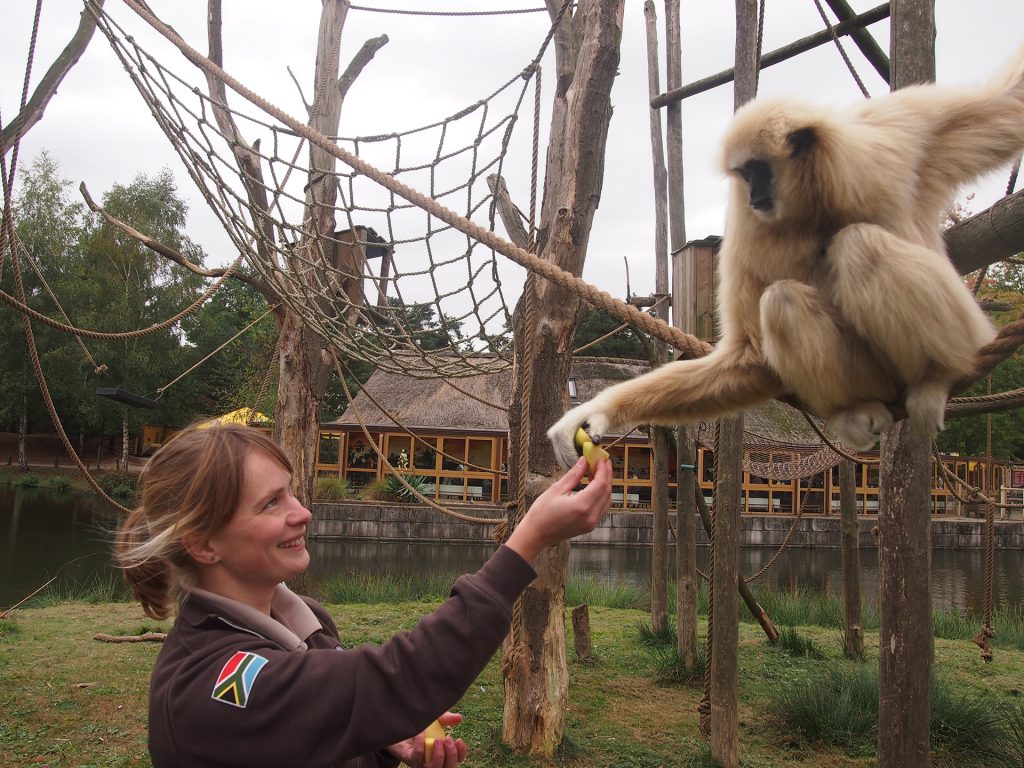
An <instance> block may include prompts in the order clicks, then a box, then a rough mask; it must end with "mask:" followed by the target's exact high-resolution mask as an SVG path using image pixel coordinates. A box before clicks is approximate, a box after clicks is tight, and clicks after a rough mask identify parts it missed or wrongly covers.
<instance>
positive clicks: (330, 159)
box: [207, 0, 366, 506]
mask: <svg viewBox="0 0 1024 768" xmlns="http://www.w3.org/2000/svg"><path fill="white" fill-rule="evenodd" d="M348 6H349V4H348V2H347V0H325V2H324V3H323V8H322V11H321V15H320V30H319V36H318V39H317V52H316V68H315V73H314V84H313V87H314V95H313V104H312V106H311V107H310V114H309V120H310V125H311V126H312V127H313V128H315V129H316V130H318V131H320V132H321V133H323V134H326V135H328V136H334V135H337V133H338V125H339V122H340V119H341V103H342V95H341V91H340V90H339V88H338V80H339V78H338V73H339V56H340V53H339V49H340V46H341V33H342V30H343V28H344V25H345V18H346V15H347V13H348ZM207 31H208V36H209V45H210V59H211V60H213V61H214V62H216V63H217V64H220V63H221V62H222V59H223V55H222V51H223V49H222V43H221V3H220V0H210V2H209V12H208V19H207ZM365 63H366V61H365V60H362V61H360V63H359V65H358V68H361V67H362V66H363V65H365ZM352 66H353V68H355V67H356V65H355V64H353V65H352ZM357 74H358V71H356V72H347V73H346V77H352V78H354V77H355V76H356V75H357ZM207 83H208V88H209V91H210V94H211V96H213V98H214V103H215V104H222V103H225V102H226V99H227V94H226V92H225V87H224V84H223V83H222V82H220V81H219V80H217V79H216V78H215V77H214V76H213V75H211V74H209V73H208V74H207ZM213 114H214V118H215V119H216V121H217V125H218V127H219V128H220V130H221V131H222V132H223V133H224V134H225V135H226V136H228V137H230V138H231V139H232V151H233V153H234V156H235V162H236V164H237V166H238V170H239V175H240V178H241V179H242V182H243V186H244V187H245V190H246V194H247V197H248V202H249V208H250V211H251V214H252V218H253V223H254V227H255V228H256V229H257V230H258V231H260V232H261V233H262V237H260V238H258V239H257V243H256V247H257V248H258V249H259V250H260V258H261V259H264V260H268V261H269V260H271V259H274V258H276V256H275V255H274V254H273V248H274V242H275V239H274V231H273V227H272V217H271V216H269V215H268V210H269V205H270V204H269V198H268V195H267V187H266V185H265V183H264V180H263V170H262V168H261V166H260V158H259V155H258V154H257V153H256V151H255V150H254V148H253V147H252V146H251V145H250V144H248V143H247V142H246V141H245V139H244V138H243V137H242V136H241V133H240V132H239V130H238V127H237V126H236V125H235V124H234V120H233V118H232V115H231V113H230V112H229V111H228V110H226V109H219V108H216V107H215V108H214V109H213ZM335 166H336V160H335V158H334V156H333V155H330V154H329V153H326V152H324V151H323V150H321V149H319V148H318V147H313V148H312V149H311V150H310V158H309V178H310V179H311V180H312V181H311V183H310V184H309V186H308V187H307V189H306V200H305V211H304V214H303V220H304V225H305V227H306V229H307V230H308V231H310V232H311V233H312V237H313V238H318V237H327V238H332V237H333V235H334V231H335V226H336V222H335V216H334V205H335V201H336V198H337V187H336V185H335V183H334V182H335V178H334V176H333V171H334V168H335ZM296 247H298V248H304V249H306V251H307V256H308V255H309V253H311V252H314V249H315V247H316V246H315V244H314V243H312V242H310V241H309V240H307V241H306V242H303V243H300V244H298V245H297V246H296ZM324 250H325V251H327V252H328V254H333V252H334V248H333V242H332V241H331V240H328V241H327V243H326V244H325V247H324ZM260 290H261V292H262V293H263V295H264V296H265V297H266V299H267V301H268V302H269V303H275V304H280V306H279V307H278V309H277V310H276V312H275V315H276V318H277V323H278V331H279V333H280V378H279V380H278V400H277V406H276V408H275V411H274V428H275V433H276V435H277V439H278V441H279V442H280V443H281V446H282V448H283V449H284V450H285V452H286V453H287V454H288V456H289V458H290V459H291V460H292V463H293V466H294V472H293V474H292V493H294V494H295V496H296V498H298V499H299V500H300V501H301V502H302V503H303V504H306V505H307V506H308V505H309V503H310V501H311V499H312V492H313V475H314V471H315V461H314V451H315V450H316V444H317V440H318V435H319V430H320V420H319V416H320V405H321V403H322V401H323V397H324V394H325V393H326V391H327V385H328V383H329V382H330V376H331V369H330V366H329V365H328V364H327V362H325V359H324V353H323V350H324V347H325V346H326V342H325V341H324V340H323V339H322V338H321V337H320V336H319V335H318V334H317V333H315V332H314V331H313V330H312V329H310V328H309V327H308V326H307V325H306V323H305V321H304V320H303V319H302V317H301V316H299V315H298V314H296V313H295V312H293V311H292V310H291V309H290V308H288V307H287V306H286V305H285V304H281V303H280V299H281V297H280V296H279V294H278V293H277V292H276V290H275V288H274V286H273V285H272V284H263V285H262V286H261V287H260Z"/></svg>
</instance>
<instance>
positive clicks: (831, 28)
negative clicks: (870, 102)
mask: <svg viewBox="0 0 1024 768" xmlns="http://www.w3.org/2000/svg"><path fill="white" fill-rule="evenodd" d="M814 5H815V7H816V8H817V9H818V13H819V14H820V15H821V20H822V21H823V22H825V28H826V29H828V31H829V34H831V35H832V42H834V43H835V44H836V48H838V49H839V55H840V56H842V57H843V61H844V62H845V63H846V68H847V69H848V70H850V74H851V75H853V79H854V81H855V82H856V83H857V87H858V88H860V92H861V93H862V94H864V98H865V99H870V98H871V94H870V93H869V92H868V89H867V86H865V85H864V81H863V80H861V79H860V75H859V74H857V68H856V67H855V66H853V62H852V61H850V57H849V55H847V53H846V49H845V48H844V47H843V43H842V41H841V40H840V39H839V35H837V34H836V28H835V27H834V26H832V22H831V21H829V18H828V14H826V13H825V9H824V8H822V7H821V0H814Z"/></svg>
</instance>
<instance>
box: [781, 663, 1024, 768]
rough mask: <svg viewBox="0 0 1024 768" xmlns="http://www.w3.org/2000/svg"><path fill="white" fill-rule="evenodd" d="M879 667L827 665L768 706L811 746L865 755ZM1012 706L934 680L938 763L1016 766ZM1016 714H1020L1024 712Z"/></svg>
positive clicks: (870, 743)
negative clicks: (1004, 705)
mask: <svg viewBox="0 0 1024 768" xmlns="http://www.w3.org/2000/svg"><path fill="white" fill-rule="evenodd" d="M878 691H879V682H878V667H877V666H874V665H866V664H853V665H841V664H829V665H828V666H827V667H825V668H824V669H823V670H822V671H821V672H819V673H817V674H813V675H811V676H810V677H807V678H804V679H801V680H799V681H795V682H791V683H789V684H787V685H783V686H780V687H777V688H775V689H773V692H772V693H771V694H770V701H771V703H770V708H771V710H772V712H773V714H774V715H775V716H776V717H777V718H778V719H779V720H780V721H781V723H782V724H783V727H784V728H786V729H787V730H789V731H790V732H792V733H793V734H795V735H797V736H798V737H799V738H800V739H801V740H803V741H805V742H807V743H809V744H827V745H831V746H834V747H837V748H840V749H843V750H844V751H846V752H848V753H850V754H852V755H869V754H871V753H872V752H873V750H874V748H875V742H876V740H877V737H878V715H879V709H878ZM1011 714H1012V713H1011V712H1010V710H1008V709H1007V708H1005V707H1001V706H994V705H993V702H992V701H991V700H988V699H985V698H981V697H979V696H977V695H973V694H964V693H962V692H961V691H960V690H959V689H957V688H955V687H954V686H953V685H951V684H950V683H949V682H947V681H945V680H943V679H941V678H939V679H935V680H933V682H932V702H931V743H932V752H933V755H934V757H935V758H936V760H937V761H938V762H937V763H936V764H940V765H944V764H948V765H987V766H1000V767H1001V768H1009V766H1019V765H1020V764H1021V763H1020V762H1019V760H1018V761H1017V762H1013V761H1014V760H1015V759H1017V758H1016V755H1015V752H1019V750H1020V747H1021V744H1020V737H1019V735H1016V734H1015V732H1014V729H1013V726H1014V721H1013V719H1012V716H1011ZM1018 716H1021V717H1024V715H1019V709H1018Z"/></svg>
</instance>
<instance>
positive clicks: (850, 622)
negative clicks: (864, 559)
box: [839, 461, 864, 659]
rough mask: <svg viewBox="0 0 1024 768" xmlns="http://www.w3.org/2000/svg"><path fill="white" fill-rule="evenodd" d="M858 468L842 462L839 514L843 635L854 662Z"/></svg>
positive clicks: (858, 644) (858, 639)
mask: <svg viewBox="0 0 1024 768" xmlns="http://www.w3.org/2000/svg"><path fill="white" fill-rule="evenodd" d="M856 467H857V465H856V464H854V463H853V462H852V461H843V462H842V463H840V465H839V514H840V517H841V519H842V523H841V525H842V548H843V634H844V636H845V653H846V655H847V656H849V657H850V658H853V659H863V658H864V627H863V625H862V624H861V589H860V523H859V521H858V520H857V511H858V510H857V483H856V481H855V479H854V470H855V469H856Z"/></svg>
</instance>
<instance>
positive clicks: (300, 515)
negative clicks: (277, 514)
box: [289, 500, 313, 525]
mask: <svg viewBox="0 0 1024 768" xmlns="http://www.w3.org/2000/svg"><path fill="white" fill-rule="evenodd" d="M289 518H290V519H289V522H290V523H291V524H292V525H308V524H309V521H310V520H312V519H313V513H312V512H310V511H309V510H308V509H306V508H305V507H304V506H302V504H301V503H300V502H299V501H297V500H296V502H295V506H294V507H293V508H292V510H291V515H289Z"/></svg>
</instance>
